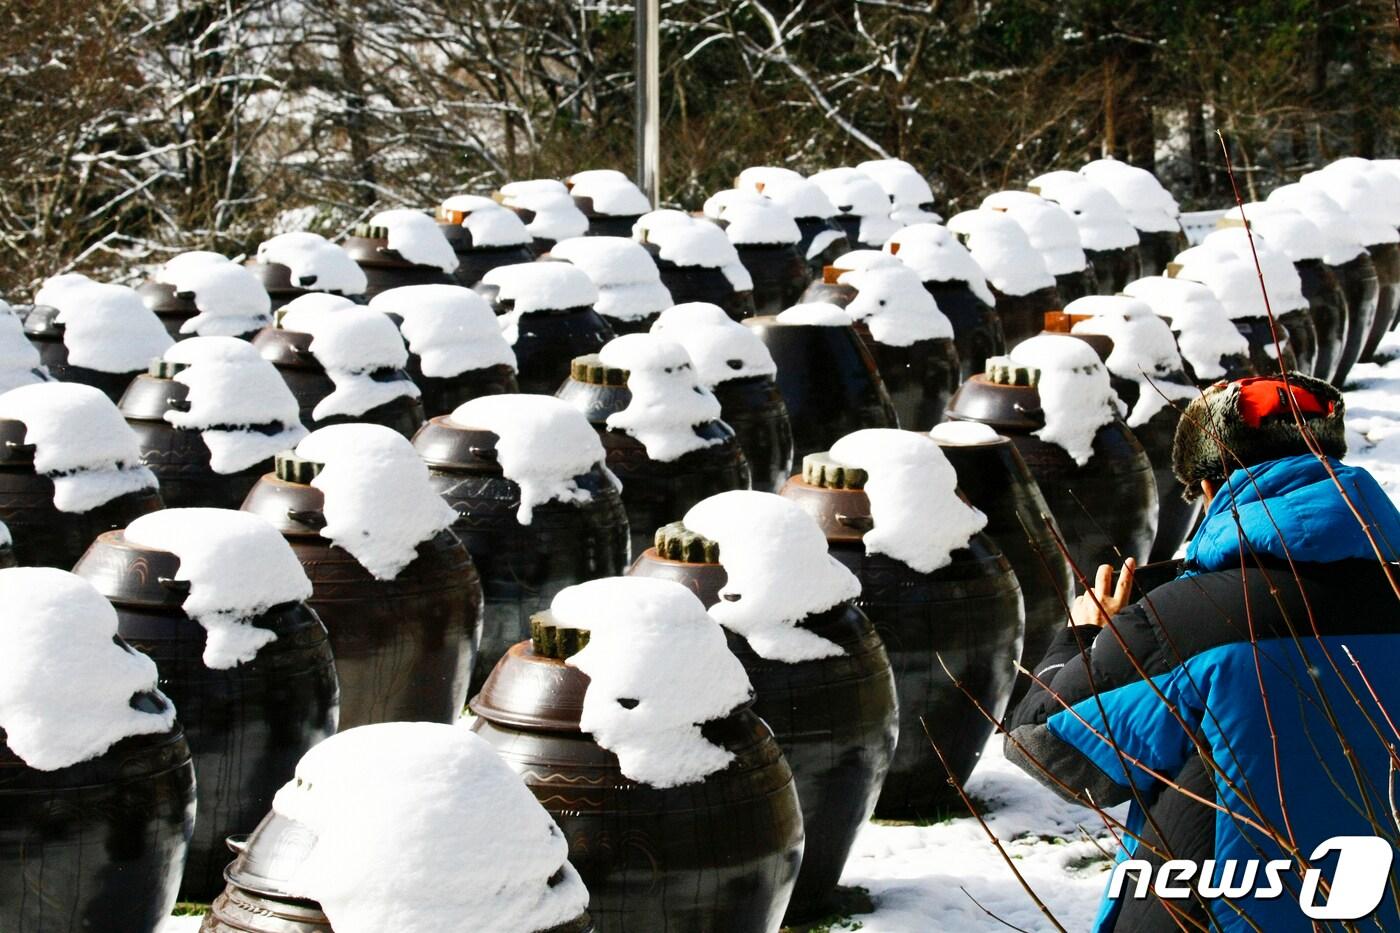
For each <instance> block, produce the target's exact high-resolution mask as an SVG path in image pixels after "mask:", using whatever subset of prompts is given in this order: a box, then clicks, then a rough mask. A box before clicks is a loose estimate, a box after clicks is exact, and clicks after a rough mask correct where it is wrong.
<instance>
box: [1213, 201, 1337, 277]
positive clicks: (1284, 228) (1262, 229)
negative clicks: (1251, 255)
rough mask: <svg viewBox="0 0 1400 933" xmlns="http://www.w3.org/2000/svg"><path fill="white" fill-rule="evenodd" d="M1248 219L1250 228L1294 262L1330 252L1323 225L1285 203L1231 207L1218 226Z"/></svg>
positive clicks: (1244, 221)
mask: <svg viewBox="0 0 1400 933" xmlns="http://www.w3.org/2000/svg"><path fill="white" fill-rule="evenodd" d="M1246 221H1247V222H1248V223H1249V228H1250V229H1251V230H1253V231H1254V232H1256V233H1258V234H1259V235H1260V236H1262V237H1263V238H1264V239H1265V240H1267V241H1268V242H1269V245H1270V246H1272V247H1273V248H1274V249H1276V250H1279V251H1280V252H1282V253H1283V254H1284V255H1285V256H1287V257H1288V258H1289V260H1291V261H1292V262H1295V263H1298V262H1307V261H1308V260H1314V259H1317V260H1320V259H1322V258H1323V256H1324V255H1325V254H1326V252H1327V238H1326V237H1325V236H1324V235H1323V233H1322V229H1321V228H1320V227H1318V225H1317V224H1315V223H1313V222H1312V221H1311V220H1309V219H1308V218H1307V217H1305V216H1304V215H1303V213H1302V211H1298V210H1295V209H1293V208H1291V207H1285V206H1284V205H1282V204H1270V203H1269V202H1267V201H1253V202H1251V203H1249V204H1246V205H1244V206H1243V208H1241V207H1239V206H1236V207H1232V208H1230V209H1229V210H1228V211H1226V212H1225V216H1224V217H1222V218H1221V219H1220V221H1219V222H1218V223H1217V224H1216V227H1217V228H1219V229H1222V230H1226V229H1229V228H1232V227H1243V226H1244V225H1245V223H1246Z"/></svg>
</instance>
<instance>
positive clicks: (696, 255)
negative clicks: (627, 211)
mask: <svg viewBox="0 0 1400 933" xmlns="http://www.w3.org/2000/svg"><path fill="white" fill-rule="evenodd" d="M632 237H633V239H635V240H637V242H639V243H641V244H643V245H644V246H649V247H650V248H651V249H652V250H655V254H656V258H657V259H658V260H659V261H661V262H669V263H671V264H672V265H674V266H677V267H679V268H686V267H700V268H705V269H719V270H721V271H723V272H724V277H725V278H726V279H728V280H729V284H730V286H731V287H732V288H733V289H734V290H735V291H736V292H748V291H753V277H752V276H750V275H749V271H748V270H747V269H745V268H744V264H743V263H742V262H740V260H739V253H738V251H737V250H735V248H734V244H733V243H731V242H730V241H729V237H727V236H725V235H724V231H723V230H721V229H720V228H719V227H717V226H716V225H715V224H713V223H710V221H708V220H705V219H703V218H700V217H692V216H691V215H689V214H687V213H685V212H683V211H674V210H659V211H652V212H651V213H649V214H643V215H642V216H641V218H639V219H638V220H637V223H636V226H635V227H633V228H632Z"/></svg>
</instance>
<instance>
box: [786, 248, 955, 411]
mask: <svg viewBox="0 0 1400 933" xmlns="http://www.w3.org/2000/svg"><path fill="white" fill-rule="evenodd" d="M844 271H845V270H843V269H841V268H840V267H839V266H828V267H827V268H826V270H825V272H824V273H823V275H822V279H821V281H818V282H813V283H812V284H811V285H810V286H808V288H807V291H806V292H805V293H804V294H803V296H802V300H803V301H809V302H810V301H820V302H826V303H827V304H832V305H836V306H837V307H838V308H844V307H846V306H847V305H849V304H850V303H851V302H852V301H854V300H855V298H856V295H857V294H859V292H858V290H857V289H856V288H855V287H854V286H851V285H843V284H841V283H840V282H839V281H838V280H839V279H840V277H841V275H842V273H843V272H844ZM855 329H856V333H857V334H859V335H860V338H861V340H862V341H864V342H865V345H866V347H867V348H868V349H869V350H870V353H871V355H872V356H873V357H874V358H875V368H876V369H877V370H879V373H880V379H881V381H882V382H883V383H884V384H885V391H886V392H888V393H889V396H890V401H891V402H892V403H893V404H894V409H895V420H896V421H897V422H898V424H899V426H900V427H903V428H909V429H910V430H919V429H923V430H928V429H929V428H931V427H933V426H934V425H935V424H938V422H940V421H942V420H943V411H944V409H945V408H947V407H948V399H950V398H952V396H953V393H954V392H956V391H957V389H958V385H959V383H961V382H962V378H961V373H962V367H961V365H960V363H959V361H958V349H957V343H956V341H955V340H954V339H952V338H948V337H938V338H935V339H932V340H918V341H915V342H914V343H912V344H909V345H908V346H903V347H897V346H893V345H891V344H885V343H880V342H879V341H878V340H875V339H874V338H873V337H872V336H871V334H870V328H869V327H868V326H867V325H866V324H865V323H863V322H857V323H856V324H855Z"/></svg>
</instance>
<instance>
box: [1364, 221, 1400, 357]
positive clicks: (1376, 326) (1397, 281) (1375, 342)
mask: <svg viewBox="0 0 1400 933" xmlns="http://www.w3.org/2000/svg"><path fill="white" fill-rule="evenodd" d="M1366 252H1368V253H1370V254H1371V262H1372V263H1374V264H1375V267H1376V284H1377V286H1378V289H1379V291H1378V293H1377V297H1376V319H1375V321H1373V322H1372V324H1371V332H1370V334H1368V335H1367V337H1366V344H1365V346H1363V347H1362V348H1361V361H1362V362H1363V363H1364V362H1368V361H1369V360H1370V359H1371V357H1372V356H1374V355H1375V352H1376V348H1377V347H1379V346H1380V343H1381V339H1382V338H1384V337H1385V335H1386V333H1387V332H1388V331H1389V330H1390V328H1391V326H1392V325H1393V324H1394V323H1395V320H1396V318H1397V316H1400V243H1370V244H1367V246H1366Z"/></svg>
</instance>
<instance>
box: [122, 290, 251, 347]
mask: <svg viewBox="0 0 1400 933" xmlns="http://www.w3.org/2000/svg"><path fill="white" fill-rule="evenodd" d="M136 294H138V295H140V296H141V300H142V301H143V302H145V304H146V307H147V308H150V309H151V311H152V312H153V313H154V314H155V316H156V317H158V318H160V322H161V323H162V324H164V325H165V332H166V333H167V334H169V335H170V337H171V339H172V340H185V339H188V338H190V337H193V336H195V335H194V334H184V333H181V332H180V328H181V327H183V326H184V324H185V322H186V321H188V320H190V319H191V318H193V317H195V316H196V315H198V314H199V313H200V312H199V308H198V307H196V306H195V303H194V293H193V292H177V291H175V286H174V285H170V284H168V283H166V282H157V281H155V280H154V279H152V280H150V281H147V282H144V283H142V284H141V286H140V287H139V288H137V289H136ZM256 333H257V330H250V331H248V332H247V333H245V334H238V335H237V336H238V338H239V339H240V340H252V339H253V335H254V334H256Z"/></svg>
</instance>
